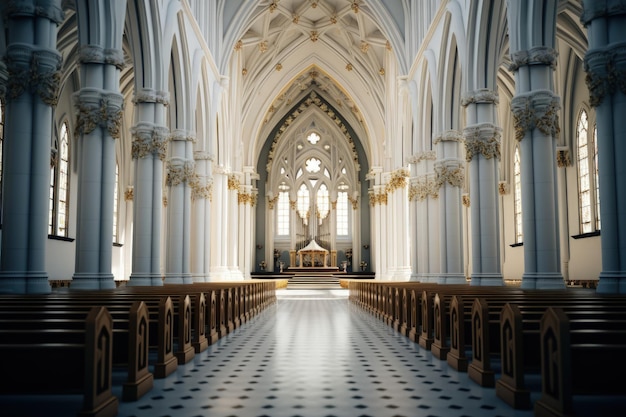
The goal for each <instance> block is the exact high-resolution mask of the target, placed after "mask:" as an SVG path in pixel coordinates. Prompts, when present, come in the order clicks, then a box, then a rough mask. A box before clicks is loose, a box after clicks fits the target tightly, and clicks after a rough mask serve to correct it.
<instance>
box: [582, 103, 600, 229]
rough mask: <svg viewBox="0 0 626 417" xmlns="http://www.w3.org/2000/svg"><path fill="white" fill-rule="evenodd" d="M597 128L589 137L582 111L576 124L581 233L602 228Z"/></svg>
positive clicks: (586, 120) (587, 123)
mask: <svg viewBox="0 0 626 417" xmlns="http://www.w3.org/2000/svg"><path fill="white" fill-rule="evenodd" d="M595 130H596V129H595V128H594V135H593V137H592V138H590V137H589V119H588V116H587V112H586V111H585V110H582V111H581V112H580V115H579V116H578V122H577V123H576V140H577V144H576V160H577V162H578V213H579V219H580V232H581V233H592V232H595V231H597V230H599V228H600V215H599V204H600V203H599V192H598V188H597V182H598V179H597V171H596V166H597V162H596V160H597V149H596V145H595V136H596V133H595Z"/></svg>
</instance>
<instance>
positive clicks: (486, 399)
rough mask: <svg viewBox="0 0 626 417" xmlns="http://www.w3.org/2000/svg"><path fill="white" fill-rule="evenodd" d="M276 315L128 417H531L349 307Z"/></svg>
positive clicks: (181, 373) (274, 310) (317, 293)
mask: <svg viewBox="0 0 626 417" xmlns="http://www.w3.org/2000/svg"><path fill="white" fill-rule="evenodd" d="M278 296H279V301H278V303H277V305H275V306H272V307H270V308H269V309H268V310H266V311H265V312H263V313H262V314H261V315H260V316H259V317H257V318H255V319H254V321H253V322H252V323H249V324H246V325H245V326H242V328H241V329H238V330H236V331H235V332H234V333H232V334H230V335H228V336H227V337H226V338H224V339H222V340H220V341H219V342H218V343H217V344H215V345H214V346H211V347H209V350H208V351H207V352H205V353H203V354H200V355H198V356H197V357H196V358H195V360H194V362H193V363H190V364H188V365H186V366H183V367H179V370H178V371H177V372H176V374H175V375H172V376H170V377H169V378H167V379H166V380H160V381H155V389H154V390H153V391H152V392H151V393H149V394H148V395H146V396H145V397H144V398H142V399H141V400H139V401H137V402H133V403H121V404H120V413H119V415H120V416H124V417H132V416H134V417H148V416H149V417H157V416H172V417H174V416H176V417H178V416H190V417H191V416H233V417H234V416H240V417H244V416H245V417H247V416H271V417H281V416H285V417H288V416H289V417H291V416H311V417H321V416H328V417H330V416H345V417H356V416H372V417H384V416H407V417H413V416H424V417H426V416H476V417H490V416H493V417H495V416H519V417H522V416H524V417H525V416H531V415H532V412H530V411H522V412H520V411H515V410H513V409H511V408H510V407H509V406H508V405H506V404H505V403H503V402H502V401H501V400H499V399H498V398H496V396H495V391H494V390H493V389H484V388H481V387H479V386H477V385H476V384H474V383H472V382H471V381H470V380H469V379H468V378H467V375H465V374H459V373H458V372H456V371H455V370H453V369H448V366H447V364H446V363H445V362H442V361H440V360H438V359H436V358H433V357H432V355H431V354H430V352H427V351H424V350H422V349H421V348H419V346H417V345H416V344H414V343H412V342H411V341H409V340H408V339H406V338H404V337H402V336H400V335H399V334H397V333H395V332H394V331H393V330H392V329H390V328H389V327H387V326H385V325H384V324H382V323H381V322H379V321H378V320H376V319H375V318H374V317H372V316H371V315H370V314H368V313H366V312H364V311H363V310H361V309H360V308H359V307H357V306H355V305H353V304H351V303H350V302H349V301H348V300H347V291H346V290H284V291H280V292H279V294H278Z"/></svg>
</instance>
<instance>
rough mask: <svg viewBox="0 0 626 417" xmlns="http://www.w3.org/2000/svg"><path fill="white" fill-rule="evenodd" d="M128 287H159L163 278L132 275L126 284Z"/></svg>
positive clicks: (151, 275) (150, 275)
mask: <svg viewBox="0 0 626 417" xmlns="http://www.w3.org/2000/svg"><path fill="white" fill-rule="evenodd" d="M126 285H127V286H128V287H161V286H163V278H162V277H161V275H160V274H144V273H134V274H131V275H130V280H129V281H128V283H127V284H126Z"/></svg>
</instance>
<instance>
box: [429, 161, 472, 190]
mask: <svg viewBox="0 0 626 417" xmlns="http://www.w3.org/2000/svg"><path fill="white" fill-rule="evenodd" d="M435 175H436V179H437V184H438V185H439V187H442V186H444V185H446V184H449V185H451V186H453V187H459V188H460V187H462V186H463V182H464V181H465V169H464V168H462V167H460V166H458V165H456V166H455V165H447V164H440V165H435Z"/></svg>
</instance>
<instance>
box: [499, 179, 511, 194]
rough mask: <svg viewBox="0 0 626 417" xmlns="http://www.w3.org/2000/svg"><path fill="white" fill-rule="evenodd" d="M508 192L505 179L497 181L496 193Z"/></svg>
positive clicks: (507, 184)
mask: <svg viewBox="0 0 626 417" xmlns="http://www.w3.org/2000/svg"><path fill="white" fill-rule="evenodd" d="M508 193H509V183H508V182H506V181H500V182H499V183H498V194H500V195H507V194H508Z"/></svg>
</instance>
